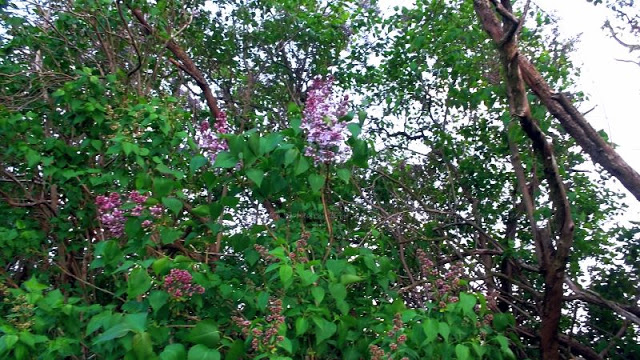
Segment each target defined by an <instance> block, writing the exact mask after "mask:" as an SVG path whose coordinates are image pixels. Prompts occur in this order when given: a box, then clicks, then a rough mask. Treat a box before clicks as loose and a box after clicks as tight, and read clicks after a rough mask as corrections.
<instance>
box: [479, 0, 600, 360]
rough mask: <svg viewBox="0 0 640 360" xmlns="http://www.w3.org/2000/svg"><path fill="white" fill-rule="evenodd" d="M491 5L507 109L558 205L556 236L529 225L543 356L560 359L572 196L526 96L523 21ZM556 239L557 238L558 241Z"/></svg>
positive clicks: (505, 5) (486, 18)
mask: <svg viewBox="0 0 640 360" xmlns="http://www.w3.org/2000/svg"><path fill="white" fill-rule="evenodd" d="M493 3H494V6H495V10H497V11H498V12H499V13H500V14H501V15H502V16H503V20H504V21H503V24H501V23H500V21H499V19H498V17H497V16H496V13H495V11H494V7H492V6H491V4H490V3H489V0H475V1H474V6H475V10H476V13H477V14H478V16H479V17H480V20H481V22H482V25H483V27H484V28H485V30H486V31H487V32H488V33H490V34H492V35H493V34H495V35H499V36H496V37H494V39H495V40H496V43H497V44H498V51H499V52H500V59H501V62H502V66H503V68H504V71H505V77H506V78H505V82H506V85H507V96H508V98H509V109H510V112H511V115H512V116H513V117H514V118H516V119H518V121H519V123H520V126H521V127H522V129H523V130H524V132H525V133H526V134H527V136H528V137H529V139H530V140H531V142H532V146H533V150H534V152H535V153H536V155H537V156H538V158H539V159H540V160H541V162H542V164H543V168H544V176H545V179H546V181H547V183H548V186H549V193H550V197H551V200H552V202H553V206H554V208H555V212H554V219H553V220H554V222H555V225H556V228H557V229H558V230H557V233H556V234H554V233H552V232H551V230H550V229H549V228H539V227H538V225H537V224H536V223H535V219H530V223H531V227H532V232H533V235H534V237H533V238H534V241H535V243H536V249H537V253H538V254H537V255H538V262H539V263H540V269H541V271H542V274H543V276H544V298H543V303H542V314H541V322H542V324H541V328H540V332H539V338H540V350H541V353H542V359H544V360H558V359H560V352H559V347H560V339H559V335H558V329H559V324H560V318H561V316H562V312H561V311H562V304H563V298H562V293H563V289H562V286H563V283H564V278H565V268H566V264H567V259H568V257H569V252H570V251H571V246H572V244H573V230H574V223H573V220H572V217H571V207H570V205H569V199H568V197H567V192H566V189H565V187H564V183H563V181H562V178H561V177H560V173H559V171H558V166H557V163H556V160H555V154H554V152H553V147H552V146H551V143H550V142H549V141H547V138H546V135H545V134H544V132H543V131H542V129H541V128H540V127H539V125H538V122H537V121H536V120H535V119H534V118H533V117H532V115H531V110H530V107H529V103H528V100H527V92H526V89H525V81H524V77H523V73H522V71H521V66H520V63H521V60H520V59H521V58H522V56H521V55H520V53H519V50H518V43H517V36H516V35H517V33H518V31H519V29H520V26H521V24H522V22H523V19H520V20H518V19H516V18H515V17H514V16H513V14H511V11H510V10H511V9H510V6H511V5H510V2H509V1H503V2H502V3H498V2H497V1H495V0H494V1H493ZM525 13H526V11H525ZM596 135H597V134H596ZM515 151H517V149H516V150H515ZM512 152H513V149H512ZM512 156H514V154H512ZM521 175H522V174H521ZM519 182H520V188H521V192H522V195H523V202H525V207H526V208H527V209H530V210H529V212H530V211H531V209H533V208H534V207H535V204H534V203H533V201H534V200H533V199H532V198H531V197H530V196H528V195H529V194H528V190H527V189H528V187H527V185H526V184H524V180H523V176H520V177H519ZM553 240H555V245H554V241H553Z"/></svg>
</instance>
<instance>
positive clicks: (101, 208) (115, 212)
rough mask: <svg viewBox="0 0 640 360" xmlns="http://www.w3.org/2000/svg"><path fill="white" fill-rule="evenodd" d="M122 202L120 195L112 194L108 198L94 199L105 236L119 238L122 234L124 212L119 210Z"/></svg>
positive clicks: (99, 197) (124, 219)
mask: <svg viewBox="0 0 640 360" xmlns="http://www.w3.org/2000/svg"><path fill="white" fill-rule="evenodd" d="M120 205H122V202H121V201H120V195H119V194H118V193H116V192H112V193H111V194H109V196H98V197H96V206H97V207H98V214H99V216H98V218H99V219H100V223H101V224H102V227H103V228H104V230H105V233H106V234H107V236H111V237H116V238H117V237H120V236H122V234H123V232H124V223H125V221H126V218H125V217H124V211H122V210H121V209H120Z"/></svg>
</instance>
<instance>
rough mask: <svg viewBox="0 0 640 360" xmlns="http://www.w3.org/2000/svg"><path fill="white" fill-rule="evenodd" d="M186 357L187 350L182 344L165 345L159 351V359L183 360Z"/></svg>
mask: <svg viewBox="0 0 640 360" xmlns="http://www.w3.org/2000/svg"><path fill="white" fill-rule="evenodd" d="M186 358H187V350H186V349H185V348H184V345H182V344H171V345H167V346H166V347H165V348H164V350H163V351H162V352H161V353H160V360H184V359H186Z"/></svg>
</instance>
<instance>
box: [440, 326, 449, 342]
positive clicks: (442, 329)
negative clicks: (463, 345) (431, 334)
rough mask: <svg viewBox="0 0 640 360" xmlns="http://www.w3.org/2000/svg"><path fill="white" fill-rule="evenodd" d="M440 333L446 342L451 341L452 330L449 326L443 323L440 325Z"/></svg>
mask: <svg viewBox="0 0 640 360" xmlns="http://www.w3.org/2000/svg"><path fill="white" fill-rule="evenodd" d="M438 332H439V333H440V335H442V337H443V338H444V340H445V341H447V340H448V339H449V333H451V328H450V327H449V324H447V323H445V322H441V323H440V324H438Z"/></svg>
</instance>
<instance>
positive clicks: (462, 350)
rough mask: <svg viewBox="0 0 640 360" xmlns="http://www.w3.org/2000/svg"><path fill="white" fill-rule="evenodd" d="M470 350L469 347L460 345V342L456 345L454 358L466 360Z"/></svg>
mask: <svg viewBox="0 0 640 360" xmlns="http://www.w3.org/2000/svg"><path fill="white" fill-rule="evenodd" d="M470 355H471V354H470V351H469V348H468V347H466V346H464V345H462V344H458V345H456V358H457V359H458V360H467V359H469V356H470Z"/></svg>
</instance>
